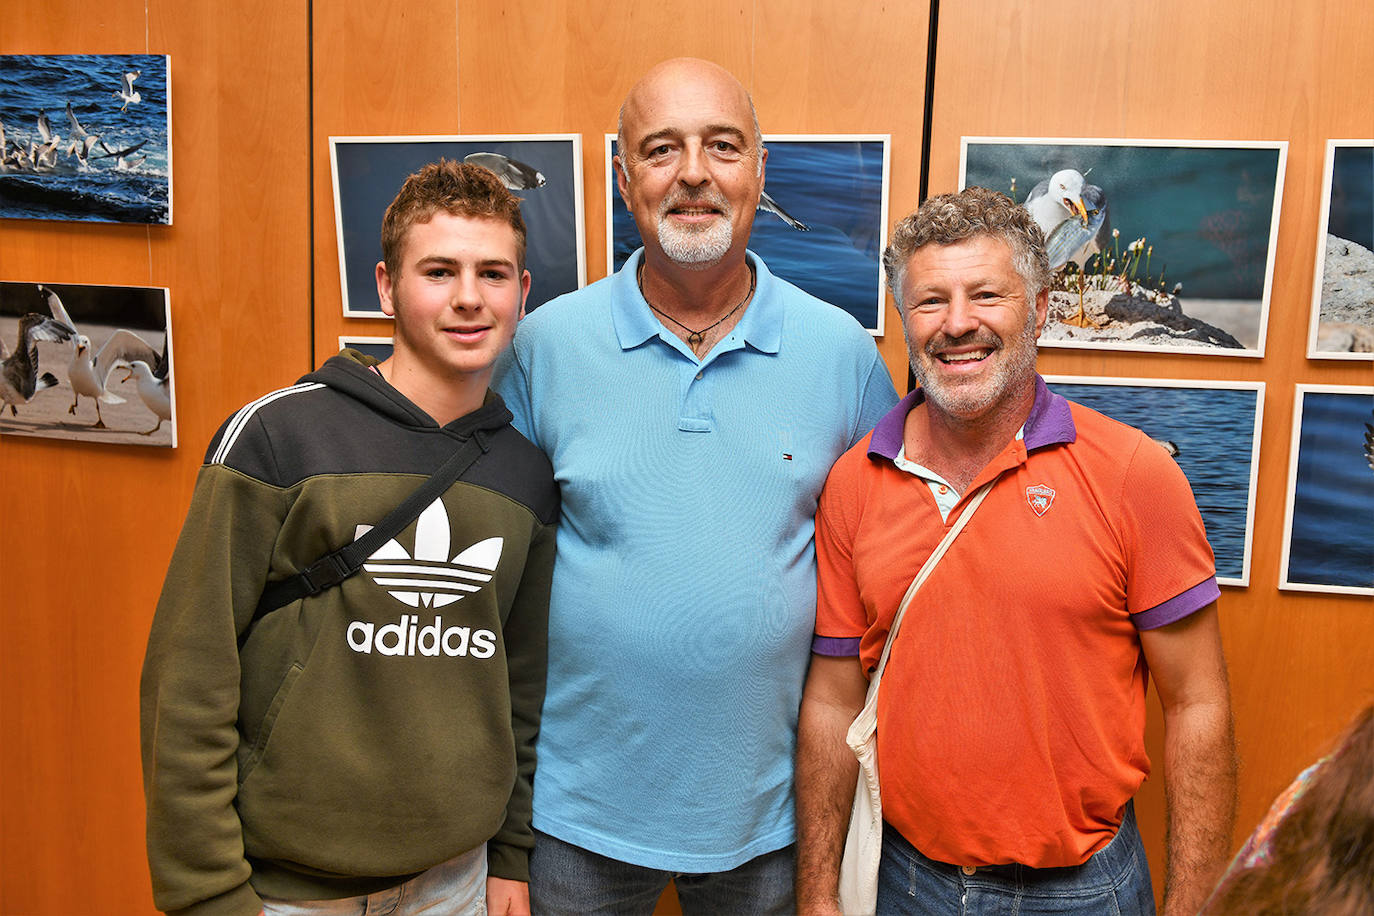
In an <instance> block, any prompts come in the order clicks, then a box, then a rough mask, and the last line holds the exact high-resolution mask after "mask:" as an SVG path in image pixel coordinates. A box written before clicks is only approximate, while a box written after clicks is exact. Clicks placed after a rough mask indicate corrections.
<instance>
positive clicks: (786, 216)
mask: <svg viewBox="0 0 1374 916" xmlns="http://www.w3.org/2000/svg"><path fill="white" fill-rule="evenodd" d="M759 210H760V211H762V212H764V213H771V214H773V215H774V216H776V217H777V218H778V219H780V220H782V221H783V222H784V223H786V224H787V225H789V226H791V227H792V228H793V229H795V230H797V231H798V232H810V231H811V227H810V226H808V225H806V223H804V222H802V221H801V220H799V219H797V218H796V217H795V216H793V215H792V214H791V213H788V212H787V211H786V210H784V209H783V208H782V206H781V205H780V204H779V203H778V202H777V201H776V200H774V199H773V198H772V196H771V195H770V194H769V193H768V192H767V191H761V192H760V193H759Z"/></svg>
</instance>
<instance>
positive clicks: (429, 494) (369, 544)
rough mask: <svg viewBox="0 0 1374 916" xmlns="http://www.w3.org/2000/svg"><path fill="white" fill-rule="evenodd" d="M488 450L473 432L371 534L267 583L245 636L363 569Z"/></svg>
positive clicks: (482, 438)
mask: <svg viewBox="0 0 1374 916" xmlns="http://www.w3.org/2000/svg"><path fill="white" fill-rule="evenodd" d="M489 447H490V446H488V445H487V440H486V434H485V433H483V432H482V430H480V429H479V430H474V431H473V434H472V437H471V438H470V439H468V441H467V442H465V443H463V445H462V446H461V447H460V448H459V449H458V450H457V451H455V452H454V453H453V455H452V456H451V457H450V458H449V459H448V460H447V461H445V462H444V463H443V464H441V465H440V466H439V469H438V470H437V471H435V472H434V473H433V474H431V475H430V476H429V478H428V479H427V480H425V482H424V483H422V484H420V486H418V487H416V489H415V492H413V493H411V494H410V496H408V497H406V501H405V502H403V503H401V504H400V505H399V506H397V507H396V508H395V509H392V510H391V511H390V512H388V513H387V515H386V517H385V518H383V519H382V520H381V521H380V522H378V523H377V524H376V525H375V526H374V527H373V528H372V530H371V531H368V532H367V533H366V534H364V535H363V536H362V537H360V538H358V539H357V540H356V541H353V542H352V543H350V544H346V545H344V546H343V547H340V548H339V549H338V550H335V551H334V552H332V553H327V554H325V555H324V556H322V557H320V558H319V559H318V560H316V561H315V562H314V563H311V564H310V565H309V566H308V567H306V568H305V569H304V570H303V571H301V572H299V573H297V574H296V575H294V576H290V577H288V578H285V579H278V580H276V581H275V582H268V583H267V585H266V587H264V588H263V590H262V597H260V598H259V599H258V606H257V609H256V610H254V611H253V619H252V620H250V621H249V622H248V628H247V629H245V630H244V636H245V637H246V636H247V634H248V632H249V631H250V630H251V629H252V626H253V624H254V623H256V622H257V621H258V619H259V618H261V617H263V616H264V615H265V614H268V613H270V612H271V611H275V610H276V609H277V608H279V607H285V606H286V605H288V604H290V603H291V602H293V601H298V600H300V599H301V598H306V597H309V596H310V595H318V594H319V593H320V592H322V591H324V590H325V589H329V588H333V587H334V586H336V585H338V584H339V583H340V582H342V581H343V580H345V579H347V578H348V577H349V576H351V575H353V574H354V573H355V572H357V571H358V570H360V569H362V567H363V563H364V562H366V561H367V558H368V557H370V556H372V555H373V554H374V553H376V552H377V549H378V548H379V547H381V546H382V545H383V544H385V543H386V542H387V541H389V540H391V539H392V538H394V537H395V536H396V535H398V534H400V533H401V531H402V529H404V528H405V527H406V525H409V524H410V523H411V522H413V521H414V520H415V519H416V518H418V517H419V515H420V513H421V512H423V511H425V507H426V506H428V505H429V504H430V503H432V502H434V500H435V499H437V498H438V497H439V496H441V495H442V494H443V493H444V492H445V491H446V490H448V488H449V487H451V486H453V484H454V483H455V482H456V481H457V480H458V479H459V478H460V477H462V476H463V474H464V472H466V471H467V469H468V468H470V467H472V465H473V463H474V462H475V461H476V460H477V459H478V458H480V457H481V456H482V455H483V454H485V453H486V451H487V450H488V448H489Z"/></svg>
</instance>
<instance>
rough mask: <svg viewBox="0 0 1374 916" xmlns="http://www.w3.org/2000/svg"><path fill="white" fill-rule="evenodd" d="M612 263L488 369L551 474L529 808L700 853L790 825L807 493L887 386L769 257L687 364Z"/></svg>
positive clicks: (867, 345)
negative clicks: (539, 709) (545, 639)
mask: <svg viewBox="0 0 1374 916" xmlns="http://www.w3.org/2000/svg"><path fill="white" fill-rule="evenodd" d="M641 257H642V251H641V252H637V253H636V254H635V255H634V256H632V257H631V258H630V260H629V261H628V262H627V263H626V264H625V266H624V267H623V268H622V269H621V270H620V271H619V272H618V273H616V274H614V275H613V276H611V277H608V278H606V279H605V280H602V281H600V282H597V283H595V284H592V285H591V286H589V287H587V288H585V289H582V290H579V291H577V292H574V293H569V294H568V295H565V296H561V297H559V298H558V299H555V300H554V301H552V302H550V303H548V304H546V305H544V306H541V307H540V308H539V309H538V310H537V311H535V312H532V313H531V314H530V315H529V317H528V318H526V319H525V320H524V321H523V322H522V323H521V325H520V329H519V331H518V332H517V334H516V336H515V343H514V345H513V347H512V350H511V352H510V353H508V354H507V357H506V358H505V359H504V360H503V361H502V363H501V365H500V366H499V367H498V370H497V374H496V379H495V381H494V382H493V387H495V388H496V390H497V391H498V392H499V393H500V394H501V396H502V397H503V398H505V400H506V404H507V405H508V406H509V407H510V409H511V411H512V412H513V413H514V415H515V426H516V428H517V429H519V430H520V431H521V432H523V433H524V434H525V435H526V436H528V437H529V438H530V439H531V440H533V441H534V443H535V444H536V445H538V446H539V447H540V448H542V449H543V450H544V451H545V452H546V453H548V455H549V458H550V459H552V461H553V466H554V476H555V477H556V478H557V480H558V483H559V486H560V488H561V492H562V500H563V502H562V519H561V521H560V525H559V531H558V559H557V563H556V564H555V567H554V577H553V594H552V598H551V602H550V609H549V675H548V693H547V696H546V699H545V701H544V717H543V724H542V727H541V731H540V736H539V766H538V770H537V772H536V775H535V780H534V825H535V827H536V828H537V829H539V830H541V831H544V832H545V833H549V834H552V835H554V836H556V837H558V838H560V839H562V840H565V841H566V842H569V843H573V844H574V845H577V846H581V847H583V848H584V849H589V850H591V851H593V852H597V853H600V854H602V855H606V856H609V857H611V858H614V859H618V860H620V861H624V862H630V863H633V864H637V865H643V866H647V867H651V868H660V869H668V870H673V871H683V872H714V871H724V870H728V869H731V868H734V867H735V866H737V865H740V864H742V863H743V862H746V861H748V860H749V859H751V858H754V857H755V856H758V855H762V854H763V853H766V852H771V851H773V850H776V849H780V848H782V847H783V846H786V845H787V844H789V843H791V842H792V841H793V835H794V827H793V818H792V788H793V757H794V755H795V751H796V727H797V710H798V707H799V705H800V702H801V689H802V681H803V679H804V678H805V675H806V666H807V661H808V656H809V653H810V642H811V634H812V629H813V627H814V624H815V610H816V581H815V573H816V571H815V549H814V541H813V532H814V519H815V514H816V502H817V499H818V498H819V496H820V492H821V487H822V485H823V484H824V483H825V477H826V474H827V472H828V471H829V470H830V466H831V464H833V463H834V461H835V459H836V458H837V457H839V455H840V454H841V453H843V452H844V451H845V450H846V449H847V448H848V447H849V446H850V445H852V444H854V443H856V442H858V441H859V440H860V439H862V438H863V437H864V435H865V434H867V432H868V431H869V430H870V429H871V428H872V427H873V425H874V424H875V423H876V422H877V421H878V419H879V418H880V417H881V416H882V415H883V414H884V413H885V412H886V411H887V410H888V409H890V408H891V407H892V406H893V405H894V404H895V403H896V401H897V396H896V392H895V391H894V390H893V387H892V381H891V379H890V377H889V376H888V373H887V369H886V367H885V366H884V365H883V363H882V360H881V359H880V357H879V355H878V351H877V348H876V347H875V346H874V343H873V339H872V337H871V336H870V335H869V334H868V332H867V331H865V330H864V329H863V328H861V327H860V326H859V324H858V323H857V322H856V321H854V319H853V318H851V317H850V316H849V315H848V314H846V313H845V312H844V311H842V310H840V309H838V308H835V307H834V306H831V305H828V304H826V303H824V302H821V301H820V300H818V299H815V298H813V297H812V296H809V295H807V294H806V293H804V292H802V291H801V290H799V289H797V288H796V287H794V286H792V285H791V284H789V283H787V282H785V281H783V280H780V279H778V278H776V277H774V276H772V275H771V274H770V273H769V272H768V269H767V267H765V266H764V264H763V262H762V261H761V260H760V259H759V258H758V257H757V256H755V255H754V254H752V253H750V255H749V258H750V261H751V263H752V264H753V266H754V268H755V270H756V272H757V287H756V290H755V293H754V298H753V301H752V302H750V304H749V305H748V307H747V308H746V309H745V311H744V314H743V315H742V316H741V318H740V320H739V323H738V324H737V325H736V326H735V328H734V330H732V331H731V332H730V333H729V334H728V335H727V336H726V337H725V338H724V339H722V340H721V341H719V342H718V343H717V344H716V346H715V347H714V348H713V349H712V350H711V352H710V353H708V354H707V355H706V356H705V358H703V359H701V360H698V359H697V357H696V356H695V355H694V354H693V353H692V351H691V350H690V349H689V348H688V347H687V345H686V344H684V343H683V342H682V341H681V340H679V339H678V338H677V337H676V336H675V335H674V334H673V333H672V332H671V331H669V330H667V329H666V328H665V327H664V326H663V325H662V324H661V323H660V322H659V320H658V319H657V318H656V317H655V316H654V315H653V313H652V312H651V311H650V310H649V308H648V306H647V304H646V303H645V301H644V298H643V296H642V295H640V292H639V289H638V287H637V285H636V283H635V273H636V270H637V269H638V266H639V262H640V258H641Z"/></svg>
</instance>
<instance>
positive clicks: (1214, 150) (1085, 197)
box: [959, 137, 1288, 357]
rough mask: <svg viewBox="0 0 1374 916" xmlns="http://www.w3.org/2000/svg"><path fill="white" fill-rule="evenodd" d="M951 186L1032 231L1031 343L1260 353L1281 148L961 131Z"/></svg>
mask: <svg viewBox="0 0 1374 916" xmlns="http://www.w3.org/2000/svg"><path fill="white" fill-rule="evenodd" d="M961 145H962V156H961V167H960V177H959V186H960V187H961V188H963V187H969V186H974V185H977V186H981V187H985V188H990V189H991V190H994V191H1001V192H1002V193H1004V194H1007V195H1009V196H1010V197H1012V199H1014V200H1015V201H1016V202H1017V203H1020V204H1022V205H1024V206H1025V207H1026V209H1027V210H1029V211H1030V213H1031V215H1032V217H1034V219H1035V221H1036V223H1037V224H1038V225H1039V226H1040V228H1041V229H1042V230H1043V231H1044V233H1045V239H1046V245H1045V247H1046V249H1047V251H1048V253H1049V255H1050V268H1051V271H1052V273H1053V278H1052V280H1051V284H1050V314H1049V320H1048V321H1047V322H1046V324H1045V329H1044V332H1043V333H1042V334H1041V336H1040V345H1041V346H1048V347H1083V348H1090V349H1110V350H1135V351H1148V352H1156V353H1158V352H1165V353H1199V352H1201V353H1207V354H1209V355H1227V356H1249V357H1260V356H1263V355H1264V339H1265V330H1266V327H1267V324H1268V316H1269V299H1270V290H1271V288H1272V285H1273V274H1274V252H1275V246H1276V243H1277V239H1278V224H1279V205H1280V202H1281V200H1282V197H1283V174H1284V164H1285V161H1286V158H1287V153H1288V149H1287V144H1286V143H1284V142H1264V143H1245V144H1241V143H1232V142H1227V141H1215V142H1213V141H1188V142H1183V141H1169V140H1079V139H1038V138H1007V137H965V138H963V141H962V144H961Z"/></svg>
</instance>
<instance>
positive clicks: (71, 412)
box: [0, 281, 176, 448]
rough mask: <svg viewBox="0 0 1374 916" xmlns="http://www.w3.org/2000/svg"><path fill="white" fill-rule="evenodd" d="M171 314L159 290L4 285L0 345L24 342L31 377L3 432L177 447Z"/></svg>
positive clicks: (4, 417)
mask: <svg viewBox="0 0 1374 916" xmlns="http://www.w3.org/2000/svg"><path fill="white" fill-rule="evenodd" d="M170 320H171V311H170V308H169V305H168V293H167V290H166V289H163V288H159V287H144V286H95V285H86V284H75V283H60V284H59V283H50V282H46V281H43V282H32V283H10V282H0V350H3V351H6V353H7V354H15V353H17V352H23V349H24V348H23V346H22V345H21V338H22V339H23V340H25V341H26V342H27V343H28V346H29V349H28V352H29V353H30V354H31V357H32V358H31V359H30V360H26V361H25V362H26V363H28V364H26V365H25V366H24V371H25V372H26V373H27V376H25V377H27V378H30V379H31V380H32V383H33V384H32V386H31V390H29V392H28V393H27V395H26V396H25V397H24V398H23V400H22V401H18V400H16V399H14V398H12V397H11V396H10V394H12V392H11V393H8V394H4V398H5V401H6V402H7V406H8V405H9V404H16V405H17V406H18V410H12V409H11V410H4V411H3V412H0V436H9V435H18V436H41V437H44V438H50V439H68V440H78V441H83V442H103V443H112V444H118V445H153V446H162V447H164V448H174V447H176V418H175V410H174V404H175V401H174V385H173V376H172V350H171V340H172V335H171V324H170ZM6 372H7V375H14V377H16V378H20V376H19V375H17V374H16V373H17V372H18V370H17V369H15V370H13V371H11V369H10V367H9V366H8V365H7V367H6ZM0 387H3V386H0ZM0 393H4V392H3V391H0ZM21 393H22V392H21Z"/></svg>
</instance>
